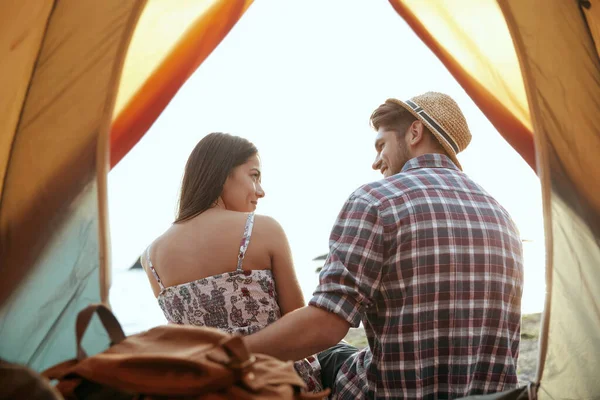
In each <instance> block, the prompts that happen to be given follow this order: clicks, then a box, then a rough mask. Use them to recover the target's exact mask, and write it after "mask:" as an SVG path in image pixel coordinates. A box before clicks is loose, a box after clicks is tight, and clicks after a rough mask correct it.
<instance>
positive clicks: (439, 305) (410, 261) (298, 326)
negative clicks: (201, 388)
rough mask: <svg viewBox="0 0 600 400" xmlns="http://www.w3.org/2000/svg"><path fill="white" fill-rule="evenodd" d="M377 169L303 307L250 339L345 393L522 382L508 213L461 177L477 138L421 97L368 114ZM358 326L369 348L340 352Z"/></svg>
mask: <svg viewBox="0 0 600 400" xmlns="http://www.w3.org/2000/svg"><path fill="white" fill-rule="evenodd" d="M371 124H372V126H373V127H374V129H375V130H376V131H377V136H376V140H375V149H376V151H377V157H376V159H375V162H374V163H373V168H374V169H378V170H380V171H381V172H382V173H383V175H384V177H385V178H384V179H383V180H380V181H377V182H373V183H370V184H367V185H364V186H362V187H360V188H359V189H357V190H356V191H355V192H354V193H353V194H352V195H351V196H350V197H349V199H348V200H347V201H346V204H345V205H344V207H343V208H342V211H341V212H340V214H339V216H338V220H337V222H336V223H335V226H334V227H333V230H332V233H331V237H330V250H329V256H328V259H327V261H326V263H325V266H324V267H323V270H322V272H321V275H320V284H319V286H318V287H317V289H316V291H315V293H314V297H313V298H312V300H311V301H310V304H309V306H307V307H304V308H301V309H298V310H296V311H294V312H291V313H289V314H287V315H285V316H284V317H283V318H281V320H279V321H277V322H276V323H274V324H272V325H271V326H269V327H267V328H265V329H264V330H262V331H260V332H258V333H256V334H254V335H251V336H249V337H248V338H247V343H248V345H249V347H250V349H251V350H252V351H253V352H258V353H266V354H271V355H273V356H276V357H279V358H281V359H293V360H296V359H300V358H303V357H306V356H308V355H310V354H314V353H318V352H321V351H322V350H324V349H327V348H329V347H331V346H334V347H332V348H330V349H329V350H326V351H323V352H322V353H320V354H319V360H320V361H321V364H322V378H323V381H324V383H325V384H326V385H327V386H329V387H331V389H332V391H333V394H334V395H335V396H336V397H337V398H340V399H362V398H382V399H384V398H385V399H387V398H390V399H391V398H395V399H445V398H456V397H461V396H467V395H473V394H484V393H491V392H496V391H501V390H506V389H511V388H513V387H515V386H516V385H517V375H516V368H517V356H518V351H519V340H520V320H521V311H520V308H521V293H522V284H523V267H522V259H523V257H522V247H521V240H520V237H519V234H518V231H517V228H516V227H515V225H514V223H513V222H512V220H511V218H510V216H509V215H508V213H507V212H506V211H505V210H504V209H503V208H502V207H501V206H500V205H499V204H498V203H497V202H496V200H494V199H493V198H492V197H491V196H490V195H489V194H487V193H486V192H485V191H484V190H483V189H482V188H481V187H480V186H479V185H477V184H476V183H475V182H473V181H472V180H471V179H469V177H468V176H467V175H466V174H464V173H463V172H462V171H461V166H460V163H459V162H458V160H457V158H456V154H457V153H459V152H460V151H462V150H464V149H465V148H466V147H467V145H468V144H469V142H470V140H471V134H470V132H469V128H468V126H467V123H466V121H465V118H464V116H463V114H462V112H461V111H460V109H459V107H458V105H457V104H456V103H455V102H454V101H453V100H452V99H451V98H450V97H449V96H447V95H444V94H441V93H434V92H428V93H425V94H423V95H420V96H416V97H414V98H412V99H411V100H409V101H406V102H402V101H399V100H395V99H390V100H387V101H386V102H385V103H384V104H383V105H381V106H380V107H379V108H377V109H376V110H375V111H374V112H373V114H372V116H371ZM361 321H362V323H363V325H364V328H365V330H366V333H367V338H368V341H369V347H368V348H366V349H363V350H362V351H358V350H357V349H355V348H352V347H351V346H348V345H346V344H343V343H342V344H339V345H336V344H337V343H338V342H339V341H340V340H341V339H342V338H343V337H344V336H345V335H346V333H347V332H348V329H349V327H350V326H354V327H357V326H359V324H360V322H361Z"/></svg>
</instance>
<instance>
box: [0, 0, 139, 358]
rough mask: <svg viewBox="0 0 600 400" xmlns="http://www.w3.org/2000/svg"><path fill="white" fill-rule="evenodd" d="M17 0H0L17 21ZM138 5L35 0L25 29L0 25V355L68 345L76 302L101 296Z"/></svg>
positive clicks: (22, 6) (21, 13)
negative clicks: (113, 167)
mask: <svg viewBox="0 0 600 400" xmlns="http://www.w3.org/2000/svg"><path fill="white" fill-rule="evenodd" d="M29 3H30V2H29V1H28V2H20V1H17V0H15V1H11V2H9V3H6V2H3V3H2V5H1V6H0V15H1V16H2V19H5V20H6V21H12V20H20V22H21V23H26V22H27V20H26V18H27V17H26V15H27V14H28V13H31V9H27V8H26V7H28V6H32V4H29ZM6 4H8V7H5V5H6ZM143 5H144V1H126V2H124V1H121V0H104V1H98V2H96V1H94V2H88V1H80V0H57V1H55V2H49V1H47V2H39V9H38V8H37V7H34V8H33V10H36V9H37V12H36V13H35V14H32V16H30V17H29V18H30V23H31V29H26V28H27V27H26V26H25V27H24V26H21V25H19V24H9V25H8V26H6V25H3V26H2V29H3V30H5V31H3V36H2V37H3V43H7V44H8V48H7V47H2V50H0V51H1V52H2V54H3V55H5V56H6V58H5V57H3V58H2V60H3V63H2V68H3V69H2V70H0V76H6V75H11V73H12V76H13V77H14V79H17V78H19V79H20V80H21V82H19V83H20V84H15V85H14V88H13V89H12V93H11V95H12V96H14V97H15V98H16V97H17V96H20V97H21V98H22V101H21V106H20V110H19V111H18V114H19V115H18V117H17V121H15V122H12V125H14V127H13V128H12V130H8V128H10V127H7V126H4V125H3V126H2V128H3V129H7V130H3V131H2V132H1V135H0V137H2V138H3V140H4V138H5V137H6V136H10V137H11V146H10V148H9V154H8V157H7V160H8V162H7V164H6V167H5V168H4V170H3V171H2V172H3V175H4V181H3V187H2V198H1V203H0V273H1V276H2V279H0V305H1V306H2V308H1V310H0V321H1V322H0V358H4V359H6V360H7V361H11V362H18V363H24V364H26V365H28V366H30V367H31V368H35V369H38V370H39V369H43V368H45V367H47V366H49V365H51V364H54V363H57V362H59V361H63V360H65V359H67V358H70V357H73V356H74V355H75V353H74V350H75V348H74V345H73V343H74V341H75V337H74V329H73V327H74V323H75V318H76V315H77V313H78V311H79V310H80V309H82V308H83V307H85V306H86V305H88V304H89V303H91V302H99V301H106V300H107V296H108V288H109V284H110V282H109V279H108V276H109V275H108V274H109V273H110V268H109V266H108V265H107V260H108V257H107V255H108V246H107V245H108V241H107V238H108V232H107V219H106V207H107V205H106V175H107V173H108V157H107V155H108V135H109V127H110V123H111V114H112V109H113V106H114V102H115V99H116V95H117V88H118V81H119V77H120V71H121V68H122V65H123V62H124V58H125V52H126V49H127V45H128V43H129V40H130V38H131V35H132V32H133V29H134V27H135V24H136V21H137V19H138V17H139V14H140V12H141V10H142V8H143ZM34 15H37V17H35V18H34ZM24 28H25V29H24ZM40 32H43V39H42V40H40V39H39V38H40ZM4 38H8V40H7V42H4ZM21 46H25V48H21ZM13 53H15V54H17V55H18V54H21V56H20V57H12V54H13ZM13 59H14V62H15V63H17V64H15V65H13V64H11V60H13ZM32 66H33V70H32ZM21 67H23V68H24V69H25V71H27V69H28V70H29V71H31V72H30V74H29V75H30V77H27V76H24V75H26V74H25V73H24V72H22V71H20V68H21ZM15 71H18V72H17V73H15ZM25 81H27V82H26V83H23V82H25ZM24 87H25V89H23V88H24ZM24 90H25V91H24ZM13 107H16V106H13ZM17 108H18V107H17ZM15 112H17V111H12V114H9V116H11V118H13V119H14V116H13V115H14V113H15ZM0 120H3V118H0ZM25 276H27V278H28V279H27V280H26V281H25V282H24V283H23V284H19V283H20V282H21V281H22V279H23V278H24V277H25ZM91 331H92V332H91V333H90V334H89V335H87V337H88V338H87V339H86V340H88V341H90V345H91V346H92V347H91V348H90V351H92V350H99V349H100V348H101V347H102V346H103V345H106V344H107V340H104V338H103V336H104V335H103V334H102V330H101V329H97V328H92V330H91ZM92 352H93V351H92Z"/></svg>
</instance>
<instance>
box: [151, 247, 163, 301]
mask: <svg viewBox="0 0 600 400" xmlns="http://www.w3.org/2000/svg"><path fill="white" fill-rule="evenodd" d="M150 247H151V246H148V248H147V249H146V259H147V260H148V268H150V271H151V272H152V275H154V278H155V279H156V282H158V286H159V287H160V290H161V291H162V290H164V289H165V285H163V283H162V280H161V279H160V276H158V273H157V272H156V270H155V269H154V265H152V260H151V259H150Z"/></svg>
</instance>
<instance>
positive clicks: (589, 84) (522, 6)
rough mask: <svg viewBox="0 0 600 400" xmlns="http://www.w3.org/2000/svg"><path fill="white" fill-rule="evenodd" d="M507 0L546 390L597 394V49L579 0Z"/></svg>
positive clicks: (556, 395)
mask: <svg viewBox="0 0 600 400" xmlns="http://www.w3.org/2000/svg"><path fill="white" fill-rule="evenodd" d="M501 5H502V10H503V12H504V15H505V17H506V20H507V23H508V25H509V27H510V30H511V32H512V35H513V40H514V43H515V47H516V49H517V52H518V54H519V59H520V62H521V67H522V70H523V72H524V78H525V84H526V89H527V94H528V100H529V106H530V109H531V111H532V112H531V114H532V119H533V126H534V130H535V132H536V143H537V150H538V156H539V175H540V179H541V182H542V196H543V201H544V209H545V224H546V239H547V248H548V250H547V259H548V263H547V291H548V296H547V299H546V309H545V318H544V325H543V332H544V335H543V336H542V340H541V352H540V364H539V370H538V377H537V380H538V381H539V382H540V384H541V385H540V390H539V397H540V399H545V398H548V399H561V398H576V399H577V398H591V396H592V395H594V396H597V395H598V394H599V393H600V381H599V380H598V379H597V371H595V368H593V367H591V366H594V365H596V364H597V359H598V354H600V335H599V334H598V332H600V268H599V267H598V266H599V265H600V246H599V243H598V240H597V238H598V236H599V235H600V196H598V191H597V187H596V184H595V182H598V179H600V168H598V167H597V157H598V154H599V151H600V120H599V119H598V116H600V101H599V100H600V58H599V55H598V52H597V47H596V46H595V44H594V41H593V37H592V35H591V32H590V28H589V27H588V25H587V24H586V20H585V18H583V14H582V11H581V9H580V8H579V6H578V3H577V2H553V3H551V6H549V4H548V2H542V1H541V0H536V1H528V2H522V1H517V0H510V1H503V2H501ZM592 7H596V8H597V7H598V5H595V6H592ZM598 15H599V14H598V13H597V10H596V14H595V17H596V18H597V17H598ZM587 17H588V20H590V17H592V20H593V17H594V16H593V15H592V14H588V15H587ZM593 22H597V19H596V20H594V21H593ZM557 60H560V62H557ZM590 367H591V368H590Z"/></svg>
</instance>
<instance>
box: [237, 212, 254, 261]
mask: <svg viewBox="0 0 600 400" xmlns="http://www.w3.org/2000/svg"><path fill="white" fill-rule="evenodd" d="M252 227H254V213H250V214H248V219H246V226H245V227H244V236H243V237H242V241H241V243H240V252H239V254H238V263H237V270H238V271H241V270H242V263H243V262H244V257H245V256H246V250H247V249H248V245H249V244H250V236H252Z"/></svg>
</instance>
